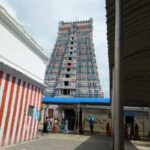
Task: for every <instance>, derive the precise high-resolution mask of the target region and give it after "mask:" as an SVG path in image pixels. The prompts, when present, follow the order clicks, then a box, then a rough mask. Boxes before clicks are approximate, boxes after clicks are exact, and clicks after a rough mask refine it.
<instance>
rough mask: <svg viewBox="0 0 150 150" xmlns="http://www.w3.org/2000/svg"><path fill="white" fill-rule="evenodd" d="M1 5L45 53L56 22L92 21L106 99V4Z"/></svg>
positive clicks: (27, 1) (63, 0)
mask: <svg viewBox="0 0 150 150" xmlns="http://www.w3.org/2000/svg"><path fill="white" fill-rule="evenodd" d="M0 5H2V6H3V7H5V9H7V11H8V12H9V13H10V14H11V15H12V16H13V17H14V18H15V19H16V20H17V21H18V22H19V23H20V24H21V25H22V26H23V28H24V29H25V30H26V31H27V32H28V33H29V34H30V35H31V36H32V37H33V38H34V39H35V41H36V42H37V43H38V44H39V45H40V46H41V47H42V48H43V49H44V50H46V51H47V52H48V53H49V55H50V54H51V52H52V49H53V47H54V44H55V42H56V38H57V32H58V23H59V21H66V22H68V21H77V20H88V19H89V18H93V43H94V48H95V53H96V61H97V65H98V72H99V77H100V83H101V86H102V91H103V92H104V96H105V97H109V72H108V50H107V37H106V10H105V0H0Z"/></svg>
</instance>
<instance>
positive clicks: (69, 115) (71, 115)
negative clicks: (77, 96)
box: [64, 109, 75, 131]
mask: <svg viewBox="0 0 150 150" xmlns="http://www.w3.org/2000/svg"><path fill="white" fill-rule="evenodd" d="M64 113H65V119H68V129H69V130H71V131H73V130H74V124H75V111H74V110H73V109H65V110H64Z"/></svg>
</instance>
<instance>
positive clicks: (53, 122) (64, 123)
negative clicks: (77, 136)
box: [42, 117, 68, 134]
mask: <svg viewBox="0 0 150 150" xmlns="http://www.w3.org/2000/svg"><path fill="white" fill-rule="evenodd" d="M59 123H60V122H59V120H58V119H57V118H54V119H53V118H48V117H46V119H45V121H44V123H43V131H42V132H43V133H48V128H50V129H51V130H52V133H55V134H56V133H57V132H58V125H59ZM60 124H61V127H62V130H63V132H64V133H68V119H65V120H64V119H63V118H62V120H61V123H60Z"/></svg>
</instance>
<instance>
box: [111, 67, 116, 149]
mask: <svg viewBox="0 0 150 150" xmlns="http://www.w3.org/2000/svg"><path fill="white" fill-rule="evenodd" d="M111 98H112V108H111V112H112V116H111V117H112V133H111V134H112V138H113V141H112V142H113V143H112V147H114V123H115V119H114V111H115V100H114V66H113V67H112V88H111Z"/></svg>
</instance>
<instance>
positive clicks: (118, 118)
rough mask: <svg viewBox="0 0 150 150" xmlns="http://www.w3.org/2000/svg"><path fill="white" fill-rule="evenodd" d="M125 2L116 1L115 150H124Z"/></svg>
mask: <svg viewBox="0 0 150 150" xmlns="http://www.w3.org/2000/svg"><path fill="white" fill-rule="evenodd" d="M122 6H123V0H115V50H114V67H115V70H114V103H113V104H114V105H115V110H114V114H113V117H114V118H113V119H114V121H113V122H114V125H113V127H114V129H113V130H114V131H113V133H114V135H113V136H114V141H113V143H114V145H113V150H124V138H123V99H122V98H123V96H122V92H123V91H122V74H121V73H122V71H121V68H122V52H123V45H122V44H123V41H122V36H123V35H122V17H123V13H122V11H123V9H122V8H123V7H122ZM114 105H113V107H114Z"/></svg>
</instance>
